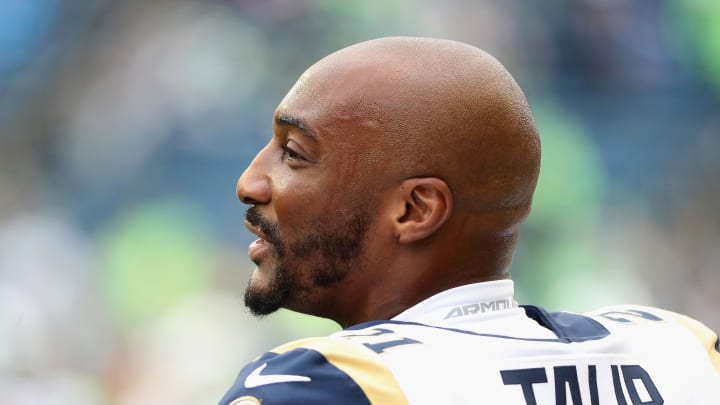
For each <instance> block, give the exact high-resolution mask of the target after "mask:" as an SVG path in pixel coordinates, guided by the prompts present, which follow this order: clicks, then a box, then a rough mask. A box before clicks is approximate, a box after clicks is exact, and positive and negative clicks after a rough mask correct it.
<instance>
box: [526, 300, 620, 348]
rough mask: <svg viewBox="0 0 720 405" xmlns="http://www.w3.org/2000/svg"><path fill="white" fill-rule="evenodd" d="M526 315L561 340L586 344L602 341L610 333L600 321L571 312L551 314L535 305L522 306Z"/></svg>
mask: <svg viewBox="0 0 720 405" xmlns="http://www.w3.org/2000/svg"><path fill="white" fill-rule="evenodd" d="M520 307H522V308H523V309H524V310H525V313H526V314H527V316H529V317H530V318H532V319H534V320H535V321H536V322H537V323H539V324H540V325H542V326H543V327H545V328H547V329H550V330H551V331H553V332H554V333H555V334H556V335H557V336H558V337H559V338H560V339H563V340H568V341H570V342H585V341H587V340H597V339H602V338H604V337H606V336H607V335H609V334H610V332H609V331H608V330H607V329H606V328H605V327H604V326H603V325H602V324H601V323H600V322H598V321H596V320H594V319H592V318H590V317H587V316H584V315H579V314H572V313H569V312H553V313H549V312H547V311H545V310H544V309H542V308H540V307H536V306H533V305H521V306H520Z"/></svg>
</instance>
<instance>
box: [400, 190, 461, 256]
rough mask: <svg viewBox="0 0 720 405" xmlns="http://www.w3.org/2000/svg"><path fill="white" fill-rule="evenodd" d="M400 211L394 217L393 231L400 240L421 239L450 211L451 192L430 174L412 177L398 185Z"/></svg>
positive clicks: (437, 227)
mask: <svg viewBox="0 0 720 405" xmlns="http://www.w3.org/2000/svg"><path fill="white" fill-rule="evenodd" d="M399 191H400V197H401V201H398V204H402V206H403V209H402V214H400V215H398V216H397V217H396V218H395V234H396V235H397V238H398V241H399V242H400V243H411V242H415V241H418V240H421V239H425V238H427V237H429V236H430V235H432V234H433V233H435V231H437V230H438V229H440V227H442V226H443V225H444V224H445V222H447V220H448V218H450V213H451V212H452V193H451V192H450V188H449V187H448V185H447V184H446V183H445V182H444V181H442V180H440V179H438V178H434V177H424V178H412V179H407V180H405V181H403V183H402V185H401V187H400V188H399Z"/></svg>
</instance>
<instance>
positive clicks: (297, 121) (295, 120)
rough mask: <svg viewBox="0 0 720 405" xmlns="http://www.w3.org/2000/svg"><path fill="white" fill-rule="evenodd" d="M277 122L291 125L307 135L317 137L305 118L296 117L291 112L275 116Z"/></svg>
mask: <svg viewBox="0 0 720 405" xmlns="http://www.w3.org/2000/svg"><path fill="white" fill-rule="evenodd" d="M275 123H276V124H277V125H290V126H292V127H295V128H297V129H299V130H300V132H301V133H303V134H304V135H305V136H307V137H309V138H312V139H317V134H315V132H314V131H313V130H312V129H310V128H308V126H307V124H306V123H305V120H303V119H302V118H300V117H295V116H292V115H289V114H278V115H277V117H275Z"/></svg>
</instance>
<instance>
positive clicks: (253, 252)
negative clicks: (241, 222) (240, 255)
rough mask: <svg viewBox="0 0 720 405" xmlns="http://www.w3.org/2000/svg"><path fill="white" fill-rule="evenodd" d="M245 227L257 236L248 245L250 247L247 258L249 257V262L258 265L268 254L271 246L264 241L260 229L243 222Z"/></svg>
mask: <svg viewBox="0 0 720 405" xmlns="http://www.w3.org/2000/svg"><path fill="white" fill-rule="evenodd" d="M245 227H246V228H247V229H248V230H249V231H250V232H251V233H253V234H255V235H257V236H258V239H257V240H255V241H253V242H252V243H250V246H248V256H249V257H250V260H252V261H253V262H255V263H258V262H259V261H260V260H262V259H263V258H264V257H265V256H267V255H268V254H269V253H270V249H271V246H272V245H271V244H270V242H268V241H267V240H266V236H265V234H264V233H263V231H262V230H260V228H258V227H256V226H254V225H253V224H251V223H250V222H249V221H247V220H245Z"/></svg>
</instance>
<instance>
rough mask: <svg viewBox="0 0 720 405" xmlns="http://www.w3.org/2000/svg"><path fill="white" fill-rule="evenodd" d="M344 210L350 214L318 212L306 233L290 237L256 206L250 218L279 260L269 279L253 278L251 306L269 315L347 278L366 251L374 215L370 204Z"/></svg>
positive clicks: (258, 313)
mask: <svg viewBox="0 0 720 405" xmlns="http://www.w3.org/2000/svg"><path fill="white" fill-rule="evenodd" d="M344 212H348V213H350V214H349V215H348V216H346V217H338V218H335V219H330V218H317V219H316V220H315V221H314V223H313V224H309V225H308V226H306V227H305V230H306V233H305V234H303V235H302V236H301V237H299V238H297V239H294V240H284V239H283V237H282V236H281V235H280V231H279V229H278V226H277V225H276V224H273V223H272V222H270V221H269V220H268V219H267V218H264V217H262V216H261V215H260V214H259V213H258V211H257V209H256V207H251V208H249V209H248V210H247V213H246V219H247V221H248V222H249V223H250V224H252V225H253V226H255V227H257V228H259V229H260V230H261V231H262V233H263V234H264V236H265V240H266V241H267V242H268V243H269V244H270V246H271V250H272V256H273V260H274V261H275V266H274V268H272V269H271V270H270V273H271V279H270V282H269V283H267V284H266V285H263V286H261V285H257V284H256V283H253V280H252V279H251V280H250V281H249V282H248V287H247V289H246V290H245V306H246V307H247V308H248V309H249V310H250V312H251V313H252V314H253V315H255V316H258V317H262V316H265V315H269V314H271V313H273V312H275V311H277V310H278V309H280V308H282V307H285V306H287V305H288V304H291V303H295V304H297V303H298V302H299V301H300V300H302V299H303V297H308V296H310V295H311V294H312V293H313V292H317V291H318V290H319V289H327V288H331V287H333V286H335V285H337V284H339V283H340V282H342V281H343V280H345V278H346V277H347V275H348V273H350V271H351V270H352V269H353V267H354V264H357V262H358V260H359V258H360V256H361V253H362V252H363V242H364V240H365V236H366V234H367V232H368V228H369V226H370V222H371V221H370V219H371V217H370V210H369V209H368V207H358V208H356V209H352V210H347V211H344ZM256 264H258V263H256ZM295 306H297V305H295Z"/></svg>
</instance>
